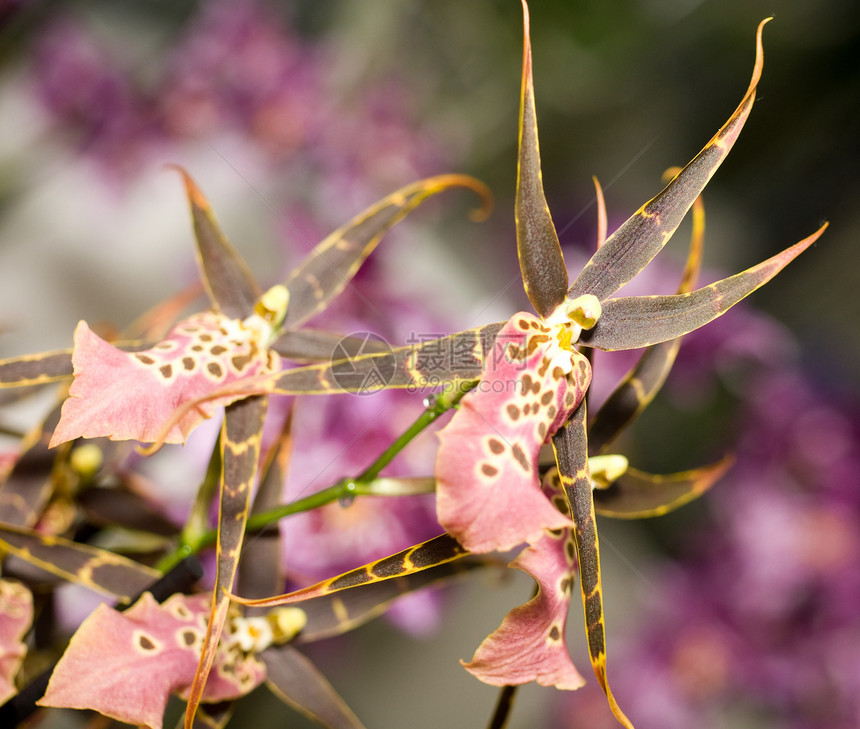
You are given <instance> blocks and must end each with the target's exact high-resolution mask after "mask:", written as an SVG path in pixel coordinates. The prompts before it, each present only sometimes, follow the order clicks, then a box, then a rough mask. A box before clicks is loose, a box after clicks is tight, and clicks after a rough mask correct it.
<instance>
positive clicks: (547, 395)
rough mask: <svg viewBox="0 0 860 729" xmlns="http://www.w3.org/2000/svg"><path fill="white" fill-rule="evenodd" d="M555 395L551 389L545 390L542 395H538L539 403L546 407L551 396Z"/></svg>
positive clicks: (550, 400)
mask: <svg viewBox="0 0 860 729" xmlns="http://www.w3.org/2000/svg"><path fill="white" fill-rule="evenodd" d="M554 396H555V393H554V392H553V391H552V390H547V391H546V392H545V393H544V394H543V395H541V396H540V404H541V405H543V406H544V407H546V406H547V405H549V404H550V403H551V402H552V398H553V397H554Z"/></svg>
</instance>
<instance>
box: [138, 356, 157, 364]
mask: <svg viewBox="0 0 860 729" xmlns="http://www.w3.org/2000/svg"><path fill="white" fill-rule="evenodd" d="M134 356H135V357H137V358H138V360H140V361H141V362H143V364H145V365H152V364H155V360H154V359H153V358H152V357H147V356H146V355H145V354H136V355H134Z"/></svg>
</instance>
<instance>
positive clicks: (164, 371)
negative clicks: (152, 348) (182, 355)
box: [158, 364, 173, 380]
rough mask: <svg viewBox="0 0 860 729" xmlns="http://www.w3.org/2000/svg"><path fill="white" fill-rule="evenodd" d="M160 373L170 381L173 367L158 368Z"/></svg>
mask: <svg viewBox="0 0 860 729" xmlns="http://www.w3.org/2000/svg"><path fill="white" fill-rule="evenodd" d="M158 371H159V372H160V373H161V374H162V375H163V376H164V378H165V379H168V380H169V379H170V378H171V377H172V376H173V365H169V364H166V365H162V366H161V367H159V368H158Z"/></svg>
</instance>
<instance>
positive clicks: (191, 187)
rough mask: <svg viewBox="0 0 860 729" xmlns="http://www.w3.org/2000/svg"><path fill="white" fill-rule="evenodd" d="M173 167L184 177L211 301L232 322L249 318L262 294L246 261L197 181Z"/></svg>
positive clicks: (204, 277)
mask: <svg viewBox="0 0 860 729" xmlns="http://www.w3.org/2000/svg"><path fill="white" fill-rule="evenodd" d="M170 166H171V167H172V168H173V169H175V170H176V171H177V172H179V174H180V175H182V180H183V182H184V183H185V192H186V194H187V195H188V204H189V206H190V208H191V221H192V223H193V224H194V238H195V240H196V242H197V246H196V249H195V250H196V253H197V264H198V266H199V268H200V277H201V279H202V280H203V285H204V287H205V288H206V293H207V294H208V295H209V299H210V300H211V301H212V304H213V306H215V308H216V309H218V310H219V311H221V312H222V313H223V314H225V315H226V316H228V317H230V318H231V319H244V318H245V317H246V316H250V314H251V312H252V311H253V310H254V304H255V302H256V301H257V299H259V298H260V295H261V294H262V291H260V288H259V286H258V285H257V283H256V281H255V280H254V277H253V276H252V275H251V272H250V270H249V269H248V266H247V264H246V263H245V261H244V260H243V259H242V257H241V256H240V255H239V254H238V253H237V252H236V250H235V249H234V248H233V246H232V245H231V244H230V242H229V241H228V240H227V238H226V237H225V236H224V234H223V233H222V232H221V228H220V227H219V226H218V221H217V220H216V219H215V214H214V213H213V212H212V208H211V207H210V205H209V201H208V200H207V199H206V197H205V196H204V195H203V193H202V192H201V191H200V189H199V188H198V187H197V185H196V184H194V180H192V179H191V176H190V175H189V174H188V173H187V172H186V171H185V170H184V169H182V168H181V167H179V166H177V165H170Z"/></svg>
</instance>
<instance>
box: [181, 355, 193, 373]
mask: <svg viewBox="0 0 860 729" xmlns="http://www.w3.org/2000/svg"><path fill="white" fill-rule="evenodd" d="M182 366H183V367H184V368H185V369H186V370H188V371H189V372H190V371H191V370H193V369H194V357H183V358H182Z"/></svg>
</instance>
